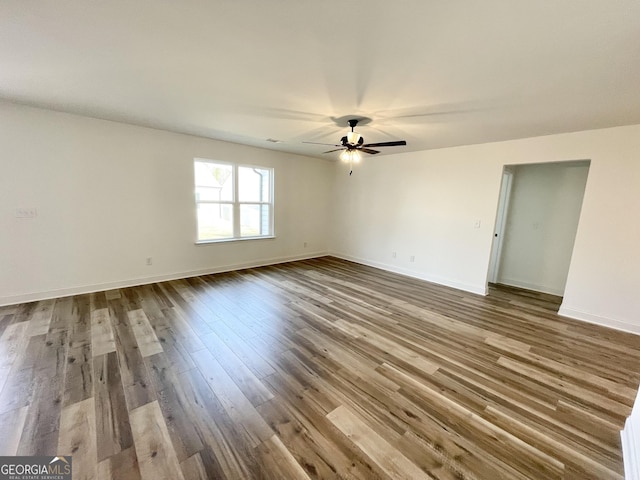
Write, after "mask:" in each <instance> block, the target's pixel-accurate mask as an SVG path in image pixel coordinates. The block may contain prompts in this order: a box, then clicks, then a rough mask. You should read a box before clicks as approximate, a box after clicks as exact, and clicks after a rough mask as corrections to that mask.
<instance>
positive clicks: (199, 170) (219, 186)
mask: <svg viewBox="0 0 640 480" xmlns="http://www.w3.org/2000/svg"><path fill="white" fill-rule="evenodd" d="M195 175H196V201H201V200H214V201H216V200H217V201H223V202H232V201H233V167H232V166H231V165H224V164H220V163H210V162H195Z"/></svg>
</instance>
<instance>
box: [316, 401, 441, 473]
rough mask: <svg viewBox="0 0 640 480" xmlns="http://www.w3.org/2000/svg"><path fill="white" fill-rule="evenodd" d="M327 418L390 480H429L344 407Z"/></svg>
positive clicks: (414, 465) (337, 409)
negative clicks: (390, 479)
mask: <svg viewBox="0 0 640 480" xmlns="http://www.w3.org/2000/svg"><path fill="white" fill-rule="evenodd" d="M327 418H328V419H329V420H331V422H332V423H333V424H334V425H335V426H336V427H338V428H339V429H340V431H341V432H342V433H344V434H345V435H346V436H347V437H348V438H349V439H350V440H351V441H352V442H353V443H355V444H356V445H357V446H358V448H360V449H361V450H362V451H363V452H364V453H365V454H366V455H367V456H368V457H369V458H370V459H371V461H373V462H375V463H376V464H377V465H378V466H379V467H380V468H381V469H382V470H383V471H384V472H385V473H386V474H387V475H389V476H390V477H391V478H411V479H415V480H418V479H421V478H424V479H428V478H429V475H427V474H426V473H425V472H423V471H422V470H420V468H418V466H417V465H416V464H415V463H413V462H411V461H410V460H409V459H408V458H407V457H405V456H404V455H403V454H402V453H401V452H400V451H399V450H397V449H396V448H394V447H392V446H391V445H390V444H389V443H388V442H387V441H386V440H385V439H384V438H382V437H381V436H380V435H378V433H377V432H376V431H375V430H373V429H372V428H371V427H369V426H368V425H367V424H366V423H364V422H363V421H362V420H360V418H358V417H357V416H356V415H355V414H353V413H352V412H351V411H349V409H347V408H346V407H344V406H342V405H341V406H339V407H337V408H336V409H335V410H333V411H332V412H330V413H329V414H328V415H327Z"/></svg>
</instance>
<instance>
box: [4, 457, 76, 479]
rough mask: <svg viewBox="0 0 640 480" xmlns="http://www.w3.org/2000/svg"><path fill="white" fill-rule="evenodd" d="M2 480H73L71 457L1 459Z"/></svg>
mask: <svg viewBox="0 0 640 480" xmlns="http://www.w3.org/2000/svg"><path fill="white" fill-rule="evenodd" d="M0 480H71V456H70V455H69V456H64V457H0Z"/></svg>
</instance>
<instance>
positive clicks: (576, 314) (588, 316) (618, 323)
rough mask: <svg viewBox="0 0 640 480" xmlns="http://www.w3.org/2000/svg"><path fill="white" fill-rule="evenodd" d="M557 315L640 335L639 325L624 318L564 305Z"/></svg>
mask: <svg viewBox="0 0 640 480" xmlns="http://www.w3.org/2000/svg"><path fill="white" fill-rule="evenodd" d="M558 315H561V316H563V317H569V318H573V319H574V320H581V321H583V322H588V323H593V324H595V325H600V326H602V327H609V328H613V329H615V330H620V331H623V332H627V333H634V334H636V335H640V325H637V324H634V323H630V322H626V321H624V320H618V319H615V318H607V317H602V316H600V315H595V314H593V313H588V312H583V311H580V310H575V309H573V308H569V307H565V306H564V305H562V306H560V310H559V311H558Z"/></svg>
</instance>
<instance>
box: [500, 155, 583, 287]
mask: <svg viewBox="0 0 640 480" xmlns="http://www.w3.org/2000/svg"><path fill="white" fill-rule="evenodd" d="M512 171H513V172H514V177H513V187H512V190H511V199H510V200H511V201H510V203H509V212H508V215H507V224H506V228H505V234H504V238H503V244H502V258H501V261H500V270H499V274H498V283H504V284H506V285H513V286H516V287H522V288H528V289H531V290H536V291H540V292H547V293H552V294H554V295H562V294H563V293H564V287H565V283H566V281H567V274H568V272H569V264H570V262H571V252H572V251H573V243H574V240H575V237H576V231H577V229H578V220H579V219H580V208H581V207H582V198H583V196H584V189H585V186H586V183H587V175H588V173H589V164H588V162H561V163H545V164H536V165H519V166H516V167H513V168H512Z"/></svg>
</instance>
